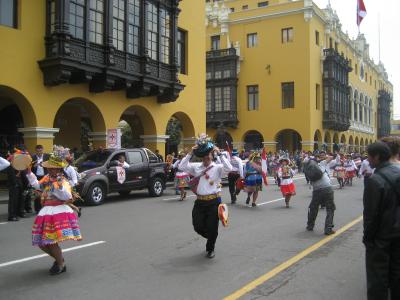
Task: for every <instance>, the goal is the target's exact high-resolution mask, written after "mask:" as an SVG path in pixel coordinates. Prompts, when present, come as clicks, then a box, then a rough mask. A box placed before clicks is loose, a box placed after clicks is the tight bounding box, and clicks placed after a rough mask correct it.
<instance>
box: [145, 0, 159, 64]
mask: <svg viewBox="0 0 400 300" xmlns="http://www.w3.org/2000/svg"><path fill="white" fill-rule="evenodd" d="M146 7H147V50H148V54H149V57H150V58H151V59H153V60H158V13H157V6H156V5H154V4H152V3H147V6H146Z"/></svg>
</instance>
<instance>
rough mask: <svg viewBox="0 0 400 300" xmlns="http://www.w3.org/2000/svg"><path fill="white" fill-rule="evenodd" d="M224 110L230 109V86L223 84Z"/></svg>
mask: <svg viewBox="0 0 400 300" xmlns="http://www.w3.org/2000/svg"><path fill="white" fill-rule="evenodd" d="M223 97H224V111H230V110H231V87H229V86H225V87H224V90H223Z"/></svg>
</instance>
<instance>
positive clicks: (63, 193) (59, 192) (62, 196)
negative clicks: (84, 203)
mask: <svg viewBox="0 0 400 300" xmlns="http://www.w3.org/2000/svg"><path fill="white" fill-rule="evenodd" d="M26 178H28V181H29V184H30V185H31V186H32V187H34V188H35V189H38V190H39V189H40V184H39V181H38V180H37V177H36V175H35V174H33V173H32V172H31V173H29V174H26ZM65 184H67V185H69V182H67V181H65ZM49 198H55V199H54V200H56V199H57V200H60V201H67V200H70V199H72V194H71V191H70V188H68V189H66V188H65V187H64V184H63V185H62V186H61V187H60V188H59V189H54V190H53V191H52V192H51V193H49Z"/></svg>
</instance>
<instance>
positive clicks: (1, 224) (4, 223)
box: [0, 222, 8, 225]
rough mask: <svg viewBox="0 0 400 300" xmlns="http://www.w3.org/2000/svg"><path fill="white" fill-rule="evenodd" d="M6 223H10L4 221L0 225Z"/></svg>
mask: <svg viewBox="0 0 400 300" xmlns="http://www.w3.org/2000/svg"><path fill="white" fill-rule="evenodd" d="M4 224H8V222H2V223H0V225H4Z"/></svg>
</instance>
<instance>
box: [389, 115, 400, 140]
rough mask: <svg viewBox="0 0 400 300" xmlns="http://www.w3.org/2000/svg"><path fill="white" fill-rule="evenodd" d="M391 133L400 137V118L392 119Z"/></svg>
mask: <svg viewBox="0 0 400 300" xmlns="http://www.w3.org/2000/svg"><path fill="white" fill-rule="evenodd" d="M390 134H391V135H395V136H398V137H400V119H398V120H392V130H391V133H390Z"/></svg>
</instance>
